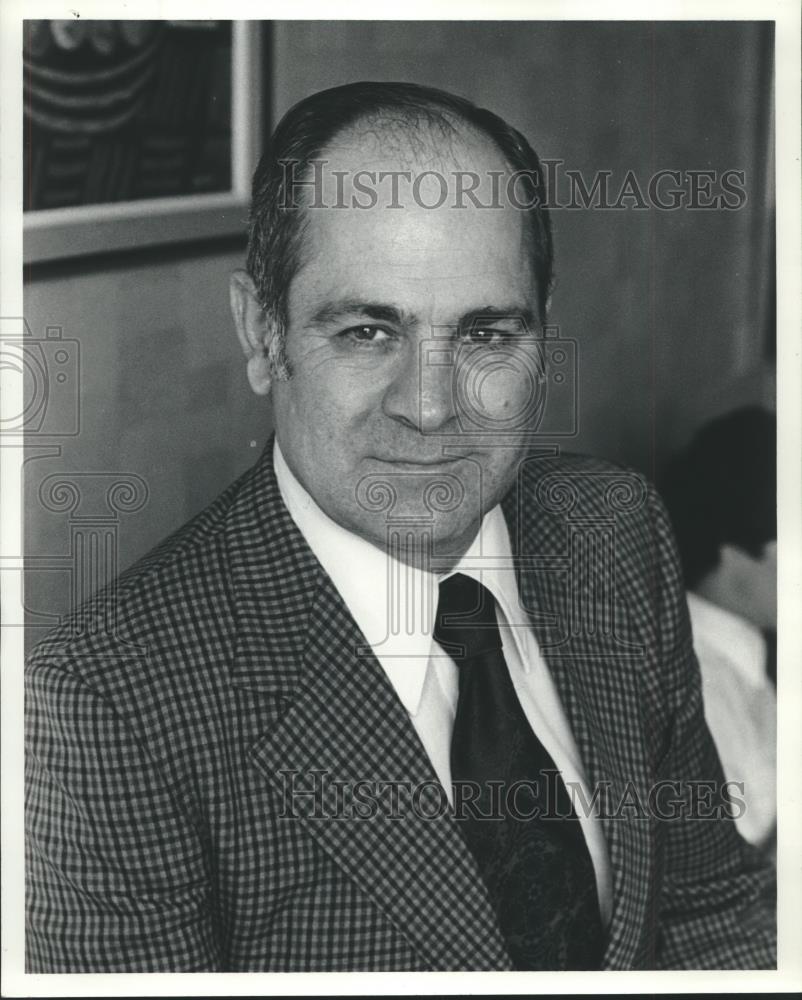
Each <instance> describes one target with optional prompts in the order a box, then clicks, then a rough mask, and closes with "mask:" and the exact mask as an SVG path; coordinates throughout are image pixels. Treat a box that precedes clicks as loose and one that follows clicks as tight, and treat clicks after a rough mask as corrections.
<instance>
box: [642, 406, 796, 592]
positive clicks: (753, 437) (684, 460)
mask: <svg viewBox="0 0 802 1000" xmlns="http://www.w3.org/2000/svg"><path fill="white" fill-rule="evenodd" d="M776 449H777V426H776V418H775V416H774V414H773V413H769V412H768V411H767V410H764V409H761V408H760V407H757V406H754V407H744V408H743V409H740V410H735V411H734V412H732V413H728V414H726V415H725V416H723V417H718V418H717V419H715V420H712V421H710V423H708V424H705V426H704V427H702V429H701V430H699V431H698V432H697V434H696V436H695V437H694V438H693V440H692V441H691V443H690V444H689V445H688V447H687V448H686V449H685V450H684V451H682V452H681V453H680V454H678V455H677V456H675V457H674V459H673V460H672V461H671V462H670V463H669V465H668V467H667V470H666V474H665V477H664V479H663V482H662V484H661V492H662V494H663V499H664V500H665V503H666V507H667V508H668V512H669V514H670V515H671V520H672V522H673V525H674V531H675V533H676V537H677V544H678V546H679V553H680V558H681V559H682V568H683V573H684V576H685V584H686V586H687V587H688V588H693V587H695V586H696V584H697V583H698V582H699V581H700V580H701V579H702V578H703V577H704V576H705V575H706V574H707V573H708V572H710V570H712V569H714V568H715V567H716V566H717V565H718V561H719V550H720V548H721V546H722V545H725V544H730V545H735V546H737V547H738V548H740V549H743V550H744V551H745V552H748V553H749V554H750V555H753V556H756V557H757V556H759V555H760V552H761V549H762V548H763V546H764V545H765V544H766V542H769V541H771V540H772V539H775V538H776V537H777V452H776Z"/></svg>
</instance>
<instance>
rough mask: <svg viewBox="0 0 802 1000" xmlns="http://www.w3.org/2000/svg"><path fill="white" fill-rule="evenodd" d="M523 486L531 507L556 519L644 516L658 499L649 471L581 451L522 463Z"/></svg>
mask: <svg viewBox="0 0 802 1000" xmlns="http://www.w3.org/2000/svg"><path fill="white" fill-rule="evenodd" d="M518 488H519V493H520V499H521V501H522V502H523V504H524V505H525V506H526V507H528V508H529V511H531V512H534V513H537V514H539V515H551V516H554V517H556V518H564V517H578V516H580V517H605V516H612V515H626V516H627V518H628V520H630V522H632V521H633V520H635V521H638V520H642V519H643V518H644V517H645V515H646V513H647V511H648V510H649V508H650V507H651V505H652V504H653V503H654V502H655V499H656V498H657V493H656V490H655V488H654V485H653V484H652V482H651V481H650V480H649V478H648V477H647V476H645V475H644V474H643V473H641V472H638V471H636V470H635V469H633V468H631V467H629V466H626V465H621V464H619V463H616V462H612V461H609V460H607V459H603V458H596V457H595V456H593V455H585V454H581V453H575V452H567V453H563V454H560V455H537V454H533V455H530V456H528V457H527V458H525V459H524V460H523V462H522V463H521V467H520V472H519V476H518ZM657 502H658V503H659V499H658V501H657ZM639 515H640V516H639Z"/></svg>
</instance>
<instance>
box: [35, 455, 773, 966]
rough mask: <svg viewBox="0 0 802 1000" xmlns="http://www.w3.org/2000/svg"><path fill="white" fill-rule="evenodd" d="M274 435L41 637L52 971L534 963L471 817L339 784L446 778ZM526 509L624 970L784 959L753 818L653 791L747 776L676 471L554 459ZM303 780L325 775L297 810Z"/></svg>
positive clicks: (40, 914)
mask: <svg viewBox="0 0 802 1000" xmlns="http://www.w3.org/2000/svg"><path fill="white" fill-rule="evenodd" d="M270 456H271V447H270V445H268V448H267V449H266V451H265V453H264V455H263V456H262V458H261V459H260V460H259V462H258V463H257V464H256V465H255V466H254V468H253V469H252V470H250V471H249V472H248V473H246V474H245V475H244V476H243V477H242V478H241V479H239V480H238V481H237V482H236V483H234V484H233V485H232V486H231V487H229V488H228V490H226V492H225V493H223V494H222V495H221V496H220V497H219V498H218V499H217V500H216V501H215V502H214V503H213V504H212V505H211V506H210V507H208V508H207V509H206V510H205V511H204V512H203V513H201V514H200V515H198V516H197V517H196V518H194V520H192V521H191V522H190V523H189V524H187V525H186V526H185V527H184V528H182V529H181V530H180V531H179V532H178V533H177V534H175V535H174V536H172V537H171V538H170V539H168V540H167V541H166V542H165V543H163V544H162V545H161V546H160V547H159V548H158V549H156V550H155V551H154V552H153V553H151V554H150V555H149V556H148V557H146V558H145V559H143V560H142V561H141V562H139V563H138V564H137V565H136V566H134V567H133V568H132V569H131V570H129V571H128V572H127V573H125V574H124V575H123V576H122V577H121V578H120V579H119V581H118V583H117V585H116V587H114V588H112V589H111V590H110V591H107V592H106V593H105V594H102V595H100V596H99V597H97V598H95V599H94V600H93V601H92V602H91V603H90V604H89V605H86V606H85V607H84V608H83V609H81V611H79V612H77V613H74V614H73V616H71V617H70V618H68V619H66V620H65V621H64V622H63V624H62V625H61V626H60V627H59V628H58V629H57V630H56V631H55V632H54V633H53V634H51V635H50V636H49V637H48V638H47V639H45V640H44V641H43V642H42V643H41V644H40V645H39V646H38V647H37V649H36V650H35V651H34V653H33V654H32V656H31V657H30V659H29V662H28V666H27V674H26V738H27V739H26V776H27V790H26V821H27V931H26V949H27V963H28V965H27V967H28V970H29V971H31V972H128V971H131V972H135V971H139V972H146V971H174V972H179V971H181V972H189V971H203V970H208V971H243V972H246V971H247V972H254V971H269V970H291V971H301V970H359V969H362V970H396V969H412V970H426V969H430V970H431V969H435V970H453V969H478V970H488V969H509V968H510V967H511V961H510V957H509V955H508V953H507V951H506V949H505V946H504V942H503V940H502V938H501V936H500V933H499V930H498V927H497V924H496V921H495V918H494V915H493V912H492V910H491V908H490V904H489V902H488V898H487V894H486V892H485V890H484V888H483V885H482V882H481V881H480V878H479V876H478V873H477V870H476V867H475V865H474V862H473V860H472V858H471V855H470V854H469V852H468V850H467V848H466V846H465V844H464V843H463V841H462V839H461V837H460V835H459V833H458V831H457V829H456V826H455V825H454V824H453V821H452V819H451V818H450V816H449V815H448V814H445V815H440V816H437V817H436V818H430V819H427V818H425V817H424V815H423V813H424V811H425V810H424V809H423V808H420V809H417V810H409V809H407V810H406V811H404V813H403V815H401V817H400V818H399V817H398V816H397V815H396V816H393V815H392V814H391V811H388V809H386V808H379V809H378V810H375V812H374V814H373V815H367V816H359V815H357V814H356V813H355V811H354V810H350V811H349V810H345V809H342V808H339V806H338V804H337V803H335V801H334V796H335V795H338V796H339V798H338V800H337V802H338V803H339V802H340V800H341V797H342V793H341V792H337V790H336V787H335V786H334V785H330V784H327V785H325V786H323V785H322V784H321V779H320V775H321V774H325V775H327V776H328V777H329V778H330V779H331V781H332V782H334V781H338V782H345V783H349V782H359V781H363V782H364V781H368V782H370V781H376V782H379V781H382V782H389V781H400V782H415V783H421V784H423V783H425V782H429V783H430V787H431V783H432V782H434V781H436V776H435V774H434V772H433V770H432V767H431V764H430V762H429V760H428V758H427V755H426V753H425V751H424V750H423V748H422V746H421V744H420V742H419V740H418V738H417V735H416V733H415V730H414V729H413V727H412V725H411V723H410V720H409V718H408V717H407V715H406V712H405V711H404V709H403V707H402V705H401V703H400V702H399V700H398V698H397V697H396V695H395V693H394V690H393V688H392V686H391V684H390V683H389V681H388V679H387V677H386V676H385V674H384V672H383V670H382V669H381V667H380V666H379V664H378V662H377V660H376V659H375V658H374V657H373V656H372V655H371V654H370V651H369V650H367V651H366V650H365V649H364V648H362V649H360V647H364V644H365V643H364V638H363V637H362V635H361V634H360V632H359V631H358V629H357V626H356V624H355V623H354V621H353V619H352V618H351V616H350V614H349V612H348V610H347V608H346V607H345V605H344V603H343V601H342V599H341V597H340V595H339V593H338V592H337V591H336V589H335V588H334V586H333V584H332V583H331V581H330V579H329V578H328V577H327V575H326V574H325V572H324V571H323V569H322V567H321V566H320V565H319V563H318V562H317V560H316V559H315V557H314V555H313V554H312V552H311V550H310V549H309V547H308V546H307V544H306V542H305V541H304V538H303V537H302V535H301V534H300V533H299V531H298V529H297V528H296V526H295V525H294V523H293V521H292V520H291V518H290V517H289V515H288V513H287V511H286V509H285V507H284V505H283V503H282V501H281V497H280V494H279V491H278V487H277V484H276V480H275V475H274V472H273V467H272V461H271V457H270ZM504 511H505V516H506V518H507V521H508V524H509V526H510V534H511V538H512V539H513V547H514V549H515V550H516V552H517V554H518V556H519V557H520V577H519V579H520V591H521V597H522V600H523V602H524V604H525V607H526V608H527V610H528V611H529V613H530V616H531V622H532V627H533V629H534V630H535V634H536V636H537V639H538V641H539V643H540V645H541V648H542V650H543V652H544V654H545V656H546V659H547V662H548V663H549V666H550V669H551V670H552V672H553V675H554V679H555V682H556V684H557V687H558V690H559V692H560V696H561V698H562V702H563V705H564V707H565V710H566V713H567V716H568V719H569V721H570V724H571V727H572V730H573V733H574V737H575V739H576V741H577V744H578V747H579V750H580V752H581V754H582V759H583V762H584V765H585V770H586V773H587V777H588V780H589V782H590V783H591V784H592V785H593V784H595V783H600V787H606V788H607V789H608V790H609V791H610V793H611V799H610V801H611V802H612V813H611V814H610V815H609V816H608V818H607V819H605V820H604V831H605V836H606V840H607V844H608V847H609V851H610V858H611V864H612V874H613V892H614V896H613V908H612V917H611V922H610V925H609V929H608V939H607V945H606V950H605V954H604V967H605V968H608V969H635V968H657V967H667V968H736V967H737V968H756V967H762V968H766V967H771V966H773V964H774V961H775V959H774V944H773V937H774V932H773V914H772V909H771V907H772V903H773V900H772V898H771V893H772V892H773V887H772V883H771V878H770V875H769V874H768V872H767V870H766V869H765V868H764V867H763V865H762V862H761V861H760V860H759V859H758V857H757V855H756V853H755V852H754V851H753V850H752V849H751V848H749V847H748V846H747V845H746V844H745V842H744V841H742V840H741V839H740V837H739V836H738V835H737V834H736V832H735V828H734V824H733V823H732V821H731V820H724V821H710V820H707V821H705V820H701V819H687V818H677V819H673V820H671V819H659V818H657V817H656V816H655V815H653V814H652V811H650V810H645V811H644V809H643V808H642V806H643V802H644V801H646V798H647V796H648V792H649V789H650V788H653V787H654V786H655V783H656V782H659V781H661V780H676V779H686V780H687V779H700V780H713V781H721V780H722V775H721V770H720V766H719V762H718V759H717V757H716V753H715V750H714V748H713V745H712V742H711V740H710V737H709V734H708V731H707V729H706V727H705V724H704V721H703V715H702V704H701V696H700V682H699V672H698V668H697V665H696V662H695V659H694V657H693V653H692V647H691V637H690V630H689V623H688V616H687V610H686V605H685V601H684V597H683V590H682V585H681V580H680V576H679V573H678V568H677V560H676V557H675V552H674V548H673V542H672V538H671V532H670V530H669V527H668V525H667V521H666V517H665V514H664V511H663V509H662V507H661V506H660V503H659V501H658V500H657V498H656V496H655V494H654V492H653V491H652V490H651V488H650V487H648V485H647V484H646V483H645V482H644V481H643V480H642V479H641V478H640V477H637V476H635V475H634V474H631V473H627V472H625V471H623V470H621V469H619V468H617V467H613V466H609V465H606V464H604V463H601V462H598V461H595V460H592V459H587V458H580V457H570V456H563V457H559V458H557V457H553V456H540V457H536V458H533V459H532V460H528V461H527V462H526V463H525V465H524V466H523V467H522V469H521V475H520V477H519V482H518V485H517V487H516V489H514V490H513V491H512V493H511V494H510V496H509V497H507V499H506V500H505V503H504ZM316 775H317V778H316V777H315V776H316ZM288 781H292V782H294V783H295V784H294V786H293V787H294V788H295V789H296V791H297V790H298V789H307V788H309V789H312V788H318V789H321V788H322V791H320V793H319V794H317V795H316V796H315V795H306V796H305V795H303V794H301V795H297V794H296V796H295V798H294V800H293V802H292V803H291V805H290V807H289V808H288V802H287V796H286V792H287V788H288ZM315 781H317V784H315ZM304 782H307V784H304ZM342 787H346V786H340V788H342ZM677 788H678V789H679V790H678V791H676V793H672V795H671V796H669V797H670V798H673V799H675V800H676V799H677V798H678V797H679V798H680V799H682V798H683V797H684V796H686V795H687V794H689V793H688V791H687V788H686V787H685V786H683V787H682V788H679V786H677ZM638 803H640V805H638ZM616 813H617V814H616ZM322 817H323V818H322Z"/></svg>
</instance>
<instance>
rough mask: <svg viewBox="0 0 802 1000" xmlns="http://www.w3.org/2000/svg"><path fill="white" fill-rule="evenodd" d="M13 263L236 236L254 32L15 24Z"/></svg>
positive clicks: (244, 179) (255, 136) (254, 109)
mask: <svg viewBox="0 0 802 1000" xmlns="http://www.w3.org/2000/svg"><path fill="white" fill-rule="evenodd" d="M23 50H24V51H23V73H24V80H23V96H24V121H23V129H24V135H23V148H24V181H23V208H24V244H23V245H24V261H25V263H35V262H43V261H52V260H59V259H62V258H66V257H75V256H81V255H86V254H97V253H106V252H109V251H115V250H123V249H131V248H136V247H142V246H150V245H155V244H162V243H177V242H183V241H187V240H196V239H205V238H209V237H216V236H226V235H233V234H236V233H239V232H243V231H244V229H245V225H246V220H247V213H248V203H249V196H250V179H251V174H252V172H253V169H254V167H255V165H256V161H257V158H258V154H259V149H260V141H261V122H262V111H263V108H264V107H265V106H266V102H265V95H264V93H263V81H264V75H263V65H262V25H261V24H260V22H253V21H252V22H247V21H214V20H206V21H168V20H164V21H135V20H117V21H92V20H83V19H79V18H76V19H74V20H71V21H47V20H37V21H31V20H28V21H25V22H24V24H23Z"/></svg>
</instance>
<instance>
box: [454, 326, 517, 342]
mask: <svg viewBox="0 0 802 1000" xmlns="http://www.w3.org/2000/svg"><path fill="white" fill-rule="evenodd" d="M511 336H512V334H511V333H510V332H509V331H508V330H498V329H494V328H492V327H487V326H475V327H473V328H472V329H470V330H466V331H465V334H464V339H465V342H466V343H468V344H475V345H476V346H477V347H498V346H499V345H500V344H503V343H504V342H505V341H508V340H509V339H510V337H511Z"/></svg>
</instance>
